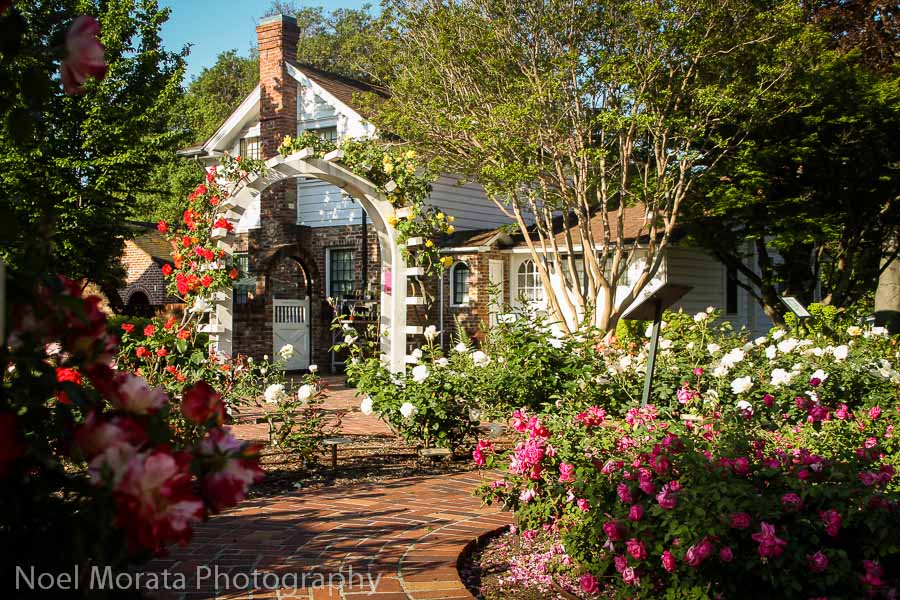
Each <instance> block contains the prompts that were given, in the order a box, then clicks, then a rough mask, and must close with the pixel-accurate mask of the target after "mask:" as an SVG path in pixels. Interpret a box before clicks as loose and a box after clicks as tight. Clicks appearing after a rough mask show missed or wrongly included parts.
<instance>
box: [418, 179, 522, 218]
mask: <svg viewBox="0 0 900 600" xmlns="http://www.w3.org/2000/svg"><path fill="white" fill-rule="evenodd" d="M457 182H458V179H456V178H454V177H452V176H449V175H442V176H441V177H440V178H438V180H437V181H435V182H434V184H433V185H432V189H431V197H430V199H429V203H430V204H432V205H434V206H436V207H438V208H440V209H441V210H442V211H444V212H445V213H447V214H448V215H453V217H454V218H455V219H456V221H455V222H454V225H455V226H456V228H457V229H459V230H460V231H462V230H467V229H493V228H495V227H499V226H501V225H505V224H507V223H509V222H510V219H508V218H507V217H506V215H504V214H503V213H502V212H501V211H500V209H499V208H497V207H496V206H495V205H494V203H493V202H491V201H490V200H489V199H488V197H487V195H485V193H484V189H483V188H482V187H481V186H480V185H478V184H477V183H466V184H464V185H459V184H458V183H457Z"/></svg>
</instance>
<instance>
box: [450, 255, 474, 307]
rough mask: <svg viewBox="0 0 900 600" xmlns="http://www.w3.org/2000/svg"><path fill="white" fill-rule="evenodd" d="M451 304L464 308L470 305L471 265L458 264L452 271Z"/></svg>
mask: <svg viewBox="0 0 900 600" xmlns="http://www.w3.org/2000/svg"><path fill="white" fill-rule="evenodd" d="M450 282H451V285H452V286H453V287H452V290H451V292H450V296H451V297H450V303H451V304H452V305H453V306H464V305H466V304H468V303H469V265H467V264H466V263H464V262H458V263H456V264H455V265H453V269H451V271H450Z"/></svg>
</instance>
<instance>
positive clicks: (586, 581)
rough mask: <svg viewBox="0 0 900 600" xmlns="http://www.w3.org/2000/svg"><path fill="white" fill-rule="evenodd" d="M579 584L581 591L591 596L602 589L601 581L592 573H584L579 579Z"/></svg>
mask: <svg viewBox="0 0 900 600" xmlns="http://www.w3.org/2000/svg"><path fill="white" fill-rule="evenodd" d="M578 585H579V587H580V588H581V591H582V592H584V593H585V594H588V595H589V596H590V595H593V594H596V593H597V592H599V591H600V582H599V581H598V580H597V578H596V577H594V576H593V575H591V574H590V573H585V574H584V575H582V576H581V579H579V580H578Z"/></svg>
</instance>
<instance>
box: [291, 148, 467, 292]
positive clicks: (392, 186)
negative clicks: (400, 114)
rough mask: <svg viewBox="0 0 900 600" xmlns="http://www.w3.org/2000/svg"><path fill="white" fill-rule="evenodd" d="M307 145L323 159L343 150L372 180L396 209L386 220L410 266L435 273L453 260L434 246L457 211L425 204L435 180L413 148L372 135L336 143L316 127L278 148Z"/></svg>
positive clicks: (448, 229) (447, 230)
mask: <svg viewBox="0 0 900 600" xmlns="http://www.w3.org/2000/svg"><path fill="white" fill-rule="evenodd" d="M306 148H310V149H312V151H313V154H314V156H316V157H318V158H321V157H322V156H324V155H325V154H326V153H328V152H330V151H332V150H336V149H340V150H341V152H343V157H342V158H341V162H342V163H343V164H344V165H346V166H347V167H348V168H349V169H350V170H351V171H353V172H354V173H356V174H358V175H360V176H361V177H365V178H367V179H369V180H370V181H372V183H374V184H375V185H376V186H378V188H379V190H380V191H381V192H383V193H384V194H385V196H386V197H387V199H388V201H389V202H390V203H391V205H392V206H393V207H394V208H395V209H397V212H396V213H395V214H394V215H393V216H392V217H390V218H389V219H388V224H389V225H390V226H391V227H393V228H394V229H396V230H397V232H398V236H397V237H398V242H399V243H400V244H401V252H402V253H403V257H404V259H406V261H407V263H408V264H410V265H415V266H420V267H424V268H425V271H426V273H428V274H432V275H436V274H439V273H440V272H441V271H442V270H443V269H444V268H445V267H447V266H449V264H450V263H452V261H449V262H448V261H447V260H446V259H445V260H442V259H441V258H440V256H439V253H438V248H437V245H436V240H437V238H438V237H439V236H440V235H441V234H444V233H448V234H449V233H453V231H454V226H453V216H452V215H447V214H444V213H443V212H442V211H440V210H438V209H436V208H434V207H433V206H431V205H429V204H427V203H426V202H425V201H426V199H427V197H428V193H429V192H430V191H431V180H432V177H430V176H429V175H428V174H427V173H426V174H423V173H422V170H423V169H422V166H421V165H420V164H419V162H418V161H417V160H416V153H415V151H413V150H401V149H399V148H391V147H388V146H385V145H384V144H382V143H379V142H377V141H376V140H373V139H355V140H345V141H342V142H340V143H339V144H336V143H335V142H332V141H330V140H325V139H323V138H321V137H320V136H318V135H316V134H315V133H312V132H304V133H302V134H300V135H299V136H297V137H291V136H286V137H285V138H284V140H283V141H282V143H281V146H280V147H279V148H278V151H279V152H280V153H281V154H282V156H289V155H291V154H293V153H295V152H299V151H301V150H304V149H306ZM416 237H420V238H422V245H421V246H420V247H418V248H417V250H416V251H414V252H411V251H410V250H409V249H408V248H407V247H406V245H405V244H406V242H407V241H408V240H409V239H410V238H416Z"/></svg>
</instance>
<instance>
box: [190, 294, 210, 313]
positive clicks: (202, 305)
mask: <svg viewBox="0 0 900 600" xmlns="http://www.w3.org/2000/svg"><path fill="white" fill-rule="evenodd" d="M208 310H209V303H208V302H207V301H206V299H205V298H203V297H202V296H197V299H196V300H194V306H192V307H191V309H190V311H189V312H192V313H203V312H206V311H208Z"/></svg>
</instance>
